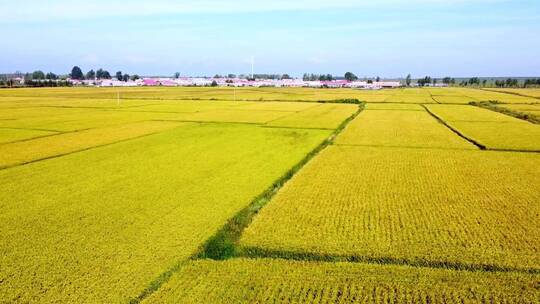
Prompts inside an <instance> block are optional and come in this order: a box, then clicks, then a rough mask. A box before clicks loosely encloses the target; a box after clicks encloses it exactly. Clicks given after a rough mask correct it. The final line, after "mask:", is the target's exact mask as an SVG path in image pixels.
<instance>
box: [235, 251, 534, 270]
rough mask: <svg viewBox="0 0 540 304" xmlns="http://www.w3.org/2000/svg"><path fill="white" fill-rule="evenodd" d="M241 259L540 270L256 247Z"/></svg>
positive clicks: (245, 253) (460, 268)
mask: <svg viewBox="0 0 540 304" xmlns="http://www.w3.org/2000/svg"><path fill="white" fill-rule="evenodd" d="M239 255H240V256H241V257H244V258H254V259H260V258H272V259H283V260H294V261H313V262H333V263H337V262H349V263H364V264H380V265H405V266H412V267H427V268H442V269H452V270H464V271H485V272H519V273H528V274H540V269H536V268H519V267H507V266H499V265H493V264H483V263H478V264H467V263H460V262H450V261H433V260H424V259H420V258H416V259H406V258H395V257H385V256H381V257H370V256H360V255H333V254H325V253H313V252H294V251H285V250H268V249H263V248H258V247H244V248H241V249H240V254H239Z"/></svg>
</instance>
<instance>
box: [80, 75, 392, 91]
mask: <svg viewBox="0 0 540 304" xmlns="http://www.w3.org/2000/svg"><path fill="white" fill-rule="evenodd" d="M71 82H72V83H73V84H74V85H87V86H100V87H136V86H166V87H175V86H212V85H214V86H220V87H299V88H301V87H310V88H323V87H324V88H360V89H383V88H397V87H400V86H402V84H401V83H400V82H399V81H379V82H367V81H347V80H331V81H304V80H302V79H280V80H277V79H276V80H275V79H256V80H248V79H240V78H193V77H182V78H143V79H137V80H134V81H132V80H129V81H121V80H116V79H103V80H71Z"/></svg>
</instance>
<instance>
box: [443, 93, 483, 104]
mask: <svg viewBox="0 0 540 304" xmlns="http://www.w3.org/2000/svg"><path fill="white" fill-rule="evenodd" d="M433 99H435V101H437V103H442V104H469V103H470V102H473V101H477V100H476V99H475V98H472V97H467V96H463V95H460V96H453V95H452V96H449V95H441V96H433Z"/></svg>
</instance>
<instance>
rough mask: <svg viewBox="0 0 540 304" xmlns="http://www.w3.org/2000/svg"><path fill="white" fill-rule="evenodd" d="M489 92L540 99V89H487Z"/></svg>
mask: <svg viewBox="0 0 540 304" xmlns="http://www.w3.org/2000/svg"><path fill="white" fill-rule="evenodd" d="M486 90H489V91H494V92H500V93H509V94H517V95H523V96H529V97H535V98H540V88H526V89H513V88H489V89H486Z"/></svg>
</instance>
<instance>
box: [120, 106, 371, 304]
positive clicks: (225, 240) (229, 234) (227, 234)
mask: <svg viewBox="0 0 540 304" xmlns="http://www.w3.org/2000/svg"><path fill="white" fill-rule="evenodd" d="M363 109H364V104H363V103H359V107H358V110H357V111H356V112H355V113H354V114H353V115H351V116H350V117H349V118H347V119H346V120H345V121H343V122H342V123H341V125H340V126H339V127H338V128H337V129H336V130H335V131H334V132H333V133H332V134H331V135H330V136H329V137H328V138H327V139H326V140H325V141H323V142H322V143H321V144H320V145H319V146H317V147H316V148H315V149H314V150H312V151H311V152H310V153H309V154H307V155H306V156H305V157H304V158H303V159H302V160H301V161H300V162H299V163H298V164H296V165H295V166H294V167H293V168H291V169H290V170H289V171H288V172H287V173H285V175H283V176H282V177H281V178H279V179H278V180H277V181H275V182H274V183H273V184H272V186H270V187H269V188H268V189H267V190H266V191H264V192H263V193H261V194H260V195H259V196H257V197H256V198H255V199H254V200H253V201H252V202H251V203H250V204H249V205H248V206H247V207H245V208H244V209H242V210H240V212H238V213H237V214H236V215H235V216H234V217H233V218H231V219H230V220H229V221H228V222H227V223H226V224H225V225H224V226H223V227H222V228H221V229H220V230H219V231H218V232H217V233H216V234H215V235H214V236H213V237H211V238H210V239H209V240H208V241H207V242H206V243H205V244H204V245H203V246H202V247H201V248H200V249H199V250H198V251H197V252H196V253H195V254H194V255H193V256H192V257H191V259H192V260H197V259H212V260H227V259H231V258H234V257H238V256H240V252H239V249H238V241H239V240H240V236H241V235H242V232H243V231H244V229H245V228H246V227H247V226H248V225H249V224H250V223H251V221H252V220H253V217H254V216H255V215H256V214H257V213H258V212H259V210H260V209H261V208H262V207H264V206H265V205H266V204H267V203H268V202H269V201H270V200H271V199H272V197H273V196H274V195H275V194H276V193H277V192H278V191H279V189H281V187H283V185H285V183H286V182H287V181H289V180H290V179H291V178H292V177H293V176H294V175H295V174H296V173H297V172H298V171H299V170H300V169H302V167H303V166H305V165H306V164H307V163H308V162H309V161H310V160H311V159H312V158H313V157H315V156H316V155H317V154H318V153H319V152H321V151H322V150H323V149H324V148H326V147H327V146H328V145H330V144H332V142H333V140H334V138H335V137H336V136H337V135H338V134H339V133H340V132H341V131H342V130H343V129H345V127H346V126H347V125H348V124H349V123H350V122H351V121H352V120H353V119H354V118H355V117H356V116H358V114H360V112H362V110H363ZM183 264H184V262H180V263H178V264H176V265H174V266H173V267H171V268H170V269H168V270H167V271H165V272H164V273H162V274H161V275H160V276H159V277H158V278H157V279H155V280H154V281H152V282H151V283H150V284H149V285H148V287H147V288H146V289H145V290H143V292H142V293H141V294H139V295H138V296H137V297H136V298H133V299H131V301H130V303H133V304H134V303H140V302H141V301H143V300H144V299H145V298H147V297H148V296H150V295H151V294H152V293H154V292H155V291H157V290H158V289H159V288H160V287H161V286H162V285H163V284H165V283H166V282H167V281H168V280H169V279H170V277H171V276H172V275H173V274H174V273H175V272H178V271H179V270H180V269H181V266H182V265H183Z"/></svg>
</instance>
